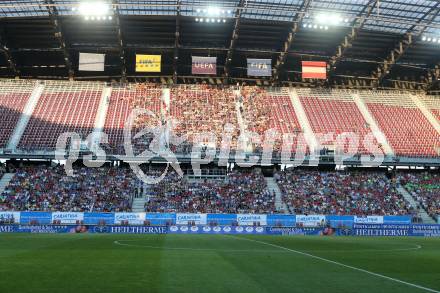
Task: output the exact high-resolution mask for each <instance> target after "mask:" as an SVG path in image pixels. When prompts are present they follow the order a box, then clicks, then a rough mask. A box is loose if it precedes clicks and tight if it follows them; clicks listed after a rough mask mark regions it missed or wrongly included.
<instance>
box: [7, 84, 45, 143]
mask: <svg viewBox="0 0 440 293" xmlns="http://www.w3.org/2000/svg"><path fill="white" fill-rule="evenodd" d="M43 90H44V84H43V83H40V84H38V85H37V86H36V87H35V88H34V90H33V91H32V94H31V96H30V97H29V100H28V101H27V103H26V106H25V107H24V109H23V113H22V114H21V116H20V120H19V121H18V123H17V125H16V126H15V129H14V132H13V133H12V135H11V138H10V139H9V142H8V145H7V147H6V148H7V149H9V150H15V149H16V148H17V145H18V143H19V142H20V139H21V137H22V136H23V133H24V131H25V129H26V126H27V125H28V123H29V120H30V119H31V117H32V113H33V112H34V109H35V107H36V106H37V103H38V100H39V99H40V97H41V94H42V93H43Z"/></svg>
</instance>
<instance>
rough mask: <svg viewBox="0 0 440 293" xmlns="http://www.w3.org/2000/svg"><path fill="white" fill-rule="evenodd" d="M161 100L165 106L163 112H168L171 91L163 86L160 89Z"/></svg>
mask: <svg viewBox="0 0 440 293" xmlns="http://www.w3.org/2000/svg"><path fill="white" fill-rule="evenodd" d="M162 101H163V105H164V106H165V109H163V112H165V113H167V114H168V113H170V101H171V91H170V89H168V88H164V89H163V90H162Z"/></svg>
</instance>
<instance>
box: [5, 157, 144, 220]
mask: <svg viewBox="0 0 440 293" xmlns="http://www.w3.org/2000/svg"><path fill="white" fill-rule="evenodd" d="M15 172H16V173H15V175H14V177H13V178H12V180H11V182H10V183H9V185H8V186H7V187H6V189H5V191H4V192H3V193H2V194H1V195H0V210H16V211H23V210H26V211H86V212H90V211H94V212H110V211H129V210H130V209H131V197H132V196H133V195H134V194H135V192H136V190H137V185H138V184H139V182H138V181H137V180H136V179H135V177H134V174H133V172H131V170H129V169H124V168H113V167H102V168H76V169H74V175H73V176H66V173H65V171H64V168H63V166H54V167H47V166H30V167H24V168H20V169H17V170H16V171H15Z"/></svg>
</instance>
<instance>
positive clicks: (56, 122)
mask: <svg viewBox="0 0 440 293" xmlns="http://www.w3.org/2000/svg"><path fill="white" fill-rule="evenodd" d="M102 90H103V86H102V84H100V83H88V82H59V81H58V82H46V87H45V89H44V91H43V93H42V95H41V97H40V99H39V101H38V103H37V106H36V107H35V110H34V112H33V114H32V117H31V119H30V120H29V123H28V125H27V127H26V129H25V131H24V133H23V136H22V137H21V140H20V143H19V148H21V149H24V150H28V151H33V150H37V151H40V150H46V151H49V150H54V149H55V146H56V142H57V139H58V137H59V136H60V135H61V134H62V133H64V132H76V133H78V134H79V135H80V136H81V137H82V139H86V137H87V136H88V135H89V134H90V133H91V132H92V131H93V129H94V126H95V125H94V124H95V119H96V114H97V111H98V107H99V103H100V100H101V95H102Z"/></svg>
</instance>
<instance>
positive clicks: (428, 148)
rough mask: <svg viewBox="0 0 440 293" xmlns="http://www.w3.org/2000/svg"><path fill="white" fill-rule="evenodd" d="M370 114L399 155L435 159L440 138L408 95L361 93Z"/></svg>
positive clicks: (439, 145)
mask: <svg viewBox="0 0 440 293" xmlns="http://www.w3.org/2000/svg"><path fill="white" fill-rule="evenodd" d="M361 97H362V98H363V99H364V101H365V103H366V105H367V107H368V109H369V111H370V112H371V114H372V115H373V117H374V118H375V120H376V121H377V124H378V125H379V127H380V128H381V130H382V131H383V132H384V134H385V135H386V137H387V139H388V142H389V143H390V144H391V146H392V148H393V149H394V152H395V154H396V155H399V156H411V157H436V156H438V155H439V153H438V148H439V147H440V135H439V134H438V133H437V131H436V130H435V129H434V127H433V126H432V125H431V124H430V122H429V121H428V119H426V117H425V116H424V115H423V113H422V112H421V111H420V110H419V109H418V108H417V107H416V106H415V104H414V103H413V101H412V100H411V99H410V98H409V97H408V96H407V95H405V94H400V93H396V94H394V93H392V92H368V93H362V94H361Z"/></svg>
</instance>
